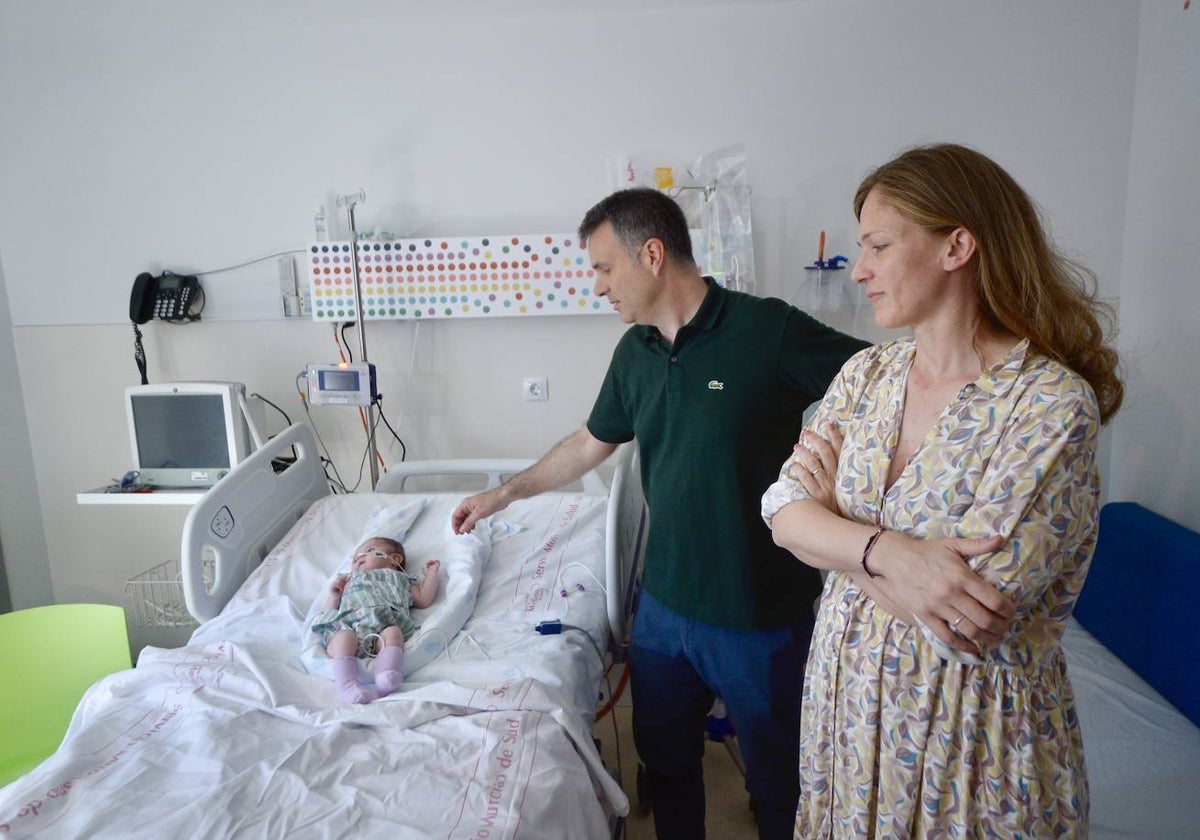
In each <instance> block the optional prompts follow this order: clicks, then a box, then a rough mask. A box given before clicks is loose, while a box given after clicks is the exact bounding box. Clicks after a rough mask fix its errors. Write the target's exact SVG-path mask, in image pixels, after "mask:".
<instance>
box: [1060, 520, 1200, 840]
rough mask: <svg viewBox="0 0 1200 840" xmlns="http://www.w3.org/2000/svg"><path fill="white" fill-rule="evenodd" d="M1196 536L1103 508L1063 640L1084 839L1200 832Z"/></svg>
mask: <svg viewBox="0 0 1200 840" xmlns="http://www.w3.org/2000/svg"><path fill="white" fill-rule="evenodd" d="M1198 580H1200V534H1197V533H1196V532H1195V531H1190V530H1188V529H1186V528H1184V527H1182V526H1180V525H1178V524H1177V523H1174V522H1171V521H1170V520H1168V519H1165V518H1164V517H1162V516H1159V515H1158V514H1156V513H1153V512H1152V511H1149V510H1147V509H1146V508H1144V507H1141V506H1140V505H1137V504H1134V503H1132V502H1116V503H1109V504H1107V505H1105V506H1104V507H1103V508H1102V509H1101V512H1100V535H1099V540H1098V542H1097V546H1096V552H1095V554H1094V556H1093V557H1092V565H1091V568H1090V570H1089V572H1088V577H1087V581H1086V583H1085V584H1084V587H1083V592H1082V593H1081V594H1080V597H1079V601H1078V603H1077V604H1076V607H1075V613H1074V616H1073V617H1072V618H1071V619H1070V621H1069V623H1068V626H1067V630H1066V633H1065V635H1064V638H1063V645H1064V648H1065V650H1066V653H1067V673H1068V674H1069V675H1070V677H1071V685H1072V687H1073V688H1074V690H1075V699H1076V704H1077V709H1078V712H1079V722H1080V726H1081V727H1082V729H1083V743H1084V758H1085V761H1086V762H1087V769H1088V783H1089V786H1090V788H1091V834H1090V837H1091V840H1181V838H1185V837H1200V796H1198V795H1197V791H1198V789H1200V670H1198V669H1197V667H1196V663H1197V662H1198V661H1200V623H1198V622H1197V618H1196V616H1197V607H1198V606H1200V582H1198Z"/></svg>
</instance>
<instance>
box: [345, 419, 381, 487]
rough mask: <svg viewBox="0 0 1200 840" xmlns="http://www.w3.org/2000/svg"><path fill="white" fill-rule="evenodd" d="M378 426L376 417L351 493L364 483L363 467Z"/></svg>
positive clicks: (369, 432)
mask: <svg viewBox="0 0 1200 840" xmlns="http://www.w3.org/2000/svg"><path fill="white" fill-rule="evenodd" d="M361 410H362V409H361V408H360V409H359V411H361ZM363 422H364V423H365V422H366V418H365V417H364V419H363ZM378 426H379V417H376V418H375V423H374V425H373V426H372V427H371V429H370V431H368V432H367V440H368V444H367V445H366V446H364V447H363V454H362V457H361V458H359V459H358V478H357V479H356V480H355V482H354V488H353V489H351V490H350V491H349V492H351V493H354V492H356V491H357V490H358V486H359V485H360V484H362V479H363V467H365V466H366V465H367V456H369V455H370V454H371V446H370V439H371V438H372V436H374V434H375V429H376V428H377V427H378ZM376 454H379V453H376Z"/></svg>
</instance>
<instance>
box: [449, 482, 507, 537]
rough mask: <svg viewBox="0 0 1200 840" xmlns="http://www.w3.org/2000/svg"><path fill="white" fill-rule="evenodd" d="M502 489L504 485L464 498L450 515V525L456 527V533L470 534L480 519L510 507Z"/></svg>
mask: <svg viewBox="0 0 1200 840" xmlns="http://www.w3.org/2000/svg"><path fill="white" fill-rule="evenodd" d="M502 490H503V488H502V487H493V488H492V489H491V490H486V491H484V492H483V493H476V494H475V495H474V496H468V497H467V498H465V499H463V501H462V503H461V504H460V505H459V506H458V507H457V508H456V509H455V510H454V513H452V514H451V515H450V527H451V528H452V529H454V533H456V534H469V533H471V532H472V531H474V530H475V523H476V522H478V521H479V520H480V519H483V518H484V517H487V516H491V515H492V514H493V513H495V512H496V511H498V510H504V508H506V507H508V503H507V502H506V501H505V500H504V494H503V492H502Z"/></svg>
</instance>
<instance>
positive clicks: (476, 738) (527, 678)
mask: <svg viewBox="0 0 1200 840" xmlns="http://www.w3.org/2000/svg"><path fill="white" fill-rule="evenodd" d="M525 465H526V464H525V463H521V462H517V461H509V460H501V461H487V462H467V461H451V462H427V463H418V464H400V465H395V466H392V467H390V468H389V471H388V473H387V475H386V476H385V477H384V478H383V480H382V481H381V482H380V484H379V486H378V488H377V492H374V493H365V494H349V495H348V494H340V495H330V494H329V493H328V489H327V488H328V484H327V481H326V479H325V475H324V471H323V468H322V465H321V462H320V457H319V454H318V450H317V446H316V444H315V441H314V439H313V436H312V432H311V430H309V429H308V428H307V427H306V426H303V425H293V426H291V427H289V428H288V429H287V430H285V432H283V433H281V434H280V435H278V436H277V437H275V438H274V439H272V440H271V441H270V442H268V444H267V445H266V446H265V447H264V448H263V449H260V450H259V451H258V452H255V453H254V454H253V455H252V456H251V457H250V458H248V459H247V460H245V461H244V462H243V463H242V464H240V465H239V466H238V467H237V468H235V469H234V470H233V471H231V473H230V474H229V475H228V476H226V477H225V478H224V479H222V480H221V481H220V482H219V483H218V484H217V485H216V486H215V487H214V488H213V489H212V490H210V491H209V492H207V493H206V494H205V495H204V497H203V498H202V499H201V500H200V501H199V502H198V503H197V504H196V505H195V506H194V508H193V509H192V510H191V511H190V513H189V516H188V518H187V522H186V525H185V528H184V536H183V548H182V558H181V566H182V576H183V577H182V586H183V589H184V594H185V597H186V600H187V604H188V608H189V610H190V611H191V612H192V613H193V614H194V615H195V616H196V617H197V619H199V620H201V621H202V622H203V623H202V624H201V625H200V626H199V628H198V629H197V630H196V631H195V633H194V634H193V635H192V638H191V639H190V641H189V643H188V644H187V645H186V646H184V647H182V648H178V649H160V648H152V647H148V648H146V649H145V650H143V652H142V653H141V655H140V656H139V659H138V663H137V667H136V668H134V669H131V670H129V671H125V672H122V673H119V674H116V675H113V676H111V677H108V678H105V679H104V680H102V681H101V682H99V683H97V684H96V685H95V686H93V688H92V689H91V690H90V691H89V692H88V693H87V695H85V697H84V699H83V700H82V702H81V703H80V705H79V708H78V710H77V711H76V713H75V716H74V718H73V720H72V722H71V725H70V728H69V729H68V732H67V735H66V737H65V739H64V741H63V743H62V745H61V746H60V748H59V749H58V751H57V752H56V753H55V754H54V755H53V756H51V757H50V758H48V759H47V760H46V761H45V762H43V763H42V764H41V765H39V766H38V767H37V768H35V769H34V770H33V771H32V772H30V773H29V774H27V775H26V776H24V777H22V778H20V779H17V780H16V781H14V782H12V783H11V784H10V785H8V786H7V787H5V788H3V789H0V836H3V837H6V838H8V837H12V838H19V837H29V836H41V837H54V838H66V837H148V836H155V837H189V838H190V837H221V838H230V837H254V838H259V837H341V836H353V837H356V838H371V837H386V838H434V837H437V838H489V840H496V838H522V837H526V838H538V837H562V838H568V837H569V838H609V837H615V836H617V835H618V833H619V831H620V827H621V823H622V818H623V816H624V815H626V814H627V813H628V807H629V806H628V801H627V799H626V797H625V794H624V793H623V791H622V789H621V786H620V784H619V782H618V780H617V779H615V778H614V776H613V774H612V773H611V772H610V771H609V769H608V768H606V767H605V765H604V763H603V762H602V760H601V758H600V755H599V752H598V749H597V741H596V740H595V739H594V735H593V731H592V724H593V721H594V718H595V714H596V710H597V706H598V705H599V701H600V699H601V696H602V694H603V692H604V691H605V690H607V691H609V692H610V693H611V687H609V686H607V685H606V678H605V670H606V666H608V665H610V664H611V663H612V661H613V660H614V659H617V660H619V659H621V652H622V645H623V643H624V642H625V636H626V633H627V631H628V622H629V618H630V615H631V613H632V608H633V602H634V598H635V595H636V589H637V573H638V570H637V566H638V559H639V554H640V549H641V545H642V542H643V540H644V532H645V526H646V514H645V508H644V503H643V501H642V497H641V489H640V488H641V483H640V480H639V479H638V476H637V471H638V464H637V455H636V450H635V449H634V448H632V447H631V446H626V447H622V449H621V450H620V452H619V453H618V455H617V459H616V466H615V473H614V475H613V478H612V481H611V482H610V485H609V486H608V487H605V486H604V482H603V481H600V480H599V478H598V477H597V476H595V475H594V474H589V476H587V477H585V480H584V488H583V490H582V491H581V492H566V493H547V494H543V495H542V496H539V497H536V498H533V499H528V500H523V501H520V502H516V503H514V504H513V505H511V506H510V507H509V508H507V509H506V510H504V511H502V512H500V513H497V514H495V515H494V516H492V517H489V519H487V520H484V521H482V522H481V523H480V524H479V526H477V527H476V529H475V532H474V533H473V534H472V535H454V534H453V533H452V532H451V531H450V528H449V519H450V514H451V512H452V511H453V510H454V508H455V507H456V506H457V504H458V502H459V501H460V500H461V499H462V498H464V497H465V496H466V495H468V494H469V492H474V490H471V491H467V490H463V489H459V488H460V487H461V484H462V482H463V481H464V479H463V478H462V477H463V476H464V475H475V476H482V477H483V478H484V479H485V482H486V484H487V485H494V484H496V483H498V482H499V481H500V480H501V479H502V478H503V477H505V476H506V475H509V474H512V473H514V472H516V471H518V470H519V469H520V468H522V467H523V466H525ZM431 472H436V473H438V474H439V475H441V476H443V477H442V478H440V479H437V480H436V481H433V483H430V482H431V481H432V480H430V479H421V478H420V477H421V476H423V475H426V474H428V473H431ZM447 474H449V475H451V476H456V477H451V478H445V477H444V476H445V475H447ZM421 482H423V483H424V485H425V489H421V490H417V489H416V485H417V484H418V483H421ZM439 488H444V489H439ZM476 489H477V488H476ZM381 523H382V524H383V525H384V526H386V527H387V528H389V529H393V530H392V531H389V533H395V534H397V535H400V534H403V542H404V544H405V547H406V550H407V554H408V562H409V565H410V568H414V569H415V568H419V567H420V566H421V565H423V563H424V561H425V560H426V559H428V558H430V557H439V558H440V559H441V560H442V569H441V572H440V574H441V575H442V587H441V591H440V592H439V595H438V596H437V598H436V599H435V601H434V603H433V604H432V606H431V607H430V608H429V609H427V610H419V611H416V614H415V615H416V618H417V619H418V621H419V622H420V627H419V629H418V630H417V631H416V632H415V633H414V634H413V636H412V638H410V639H409V640H408V641H407V642H406V649H405V663H404V669H403V670H404V672H405V675H406V676H405V684H404V685H403V686H402V687H401V689H400V691H399V692H397V693H395V694H392V695H389V696H387V697H384V698H381V699H379V700H376V701H375V702H373V703H370V704H367V705H344V704H342V703H340V702H339V701H338V700H337V697H336V691H335V688H334V685H333V682H332V680H331V679H329V678H328V676H327V675H326V673H325V672H324V671H323V670H322V666H323V664H325V663H322V662H321V652H320V651H318V650H313V649H311V648H306V644H307V639H308V637H307V635H306V627H307V625H306V624H305V622H306V620H307V618H308V617H309V616H310V615H311V614H312V610H313V609H314V608H315V602H316V599H318V598H323V597H324V594H325V592H326V590H327V587H328V585H329V582H330V579H331V578H332V576H333V574H334V573H335V572H336V571H337V570H338V569H339V566H341V565H343V564H344V563H345V562H348V555H349V553H350V551H351V549H352V548H353V547H354V546H355V545H357V544H358V542H359V541H361V539H362V538H363V537H364V536H365V535H366V534H367V533H368V532H370V531H372V530H373V529H375V528H376V527H377V526H379V525H380V524H381ZM414 564H415V565H414ZM539 630H540V631H539ZM52 655H70V654H69V651H58V652H52ZM6 678H8V677H6Z"/></svg>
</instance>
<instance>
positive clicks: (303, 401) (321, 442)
mask: <svg viewBox="0 0 1200 840" xmlns="http://www.w3.org/2000/svg"><path fill="white" fill-rule="evenodd" d="M302 378H304V374H303V373H298V374H296V393H297V394H299V396H300V405H301V406H303V408H304V416H305V417H307V418H308V425H309V428H311V429H312V430H313V434H314V435H315V436H316V438H317V445H318V446H320V447H321V451H323V452H324V453H325V454H324V455H323V456H321V463H322V464H323V465H324V466H325V467H328V468H332V469H333V475H334V479H336V481H335V480H334V479H331V478H330V477H329V473H328V471H326V473H325V479H326V480H327V481H328V482H329V483H330V485H332V486H334V491H335V492H336V490H337V488H338V487H341V488H342V492H343V493H349V492H350V491H349V490H347V489H346V482H344V481H342V476H341V473H339V472H338V468H337V464H335V463H334V462H333V458H331V457H329V447H327V446H326V445H325V439H324V438H322V437H321V432H320V430H319V429H317V424H316V423H315V422H314V421H313V418H312V412H310V411H309V410H308V398H307V397H305V396H304V389H303V388H301V387H300V380H301V379H302ZM361 474H362V473H361V472H360V473H359V475H360V476H361Z"/></svg>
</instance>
